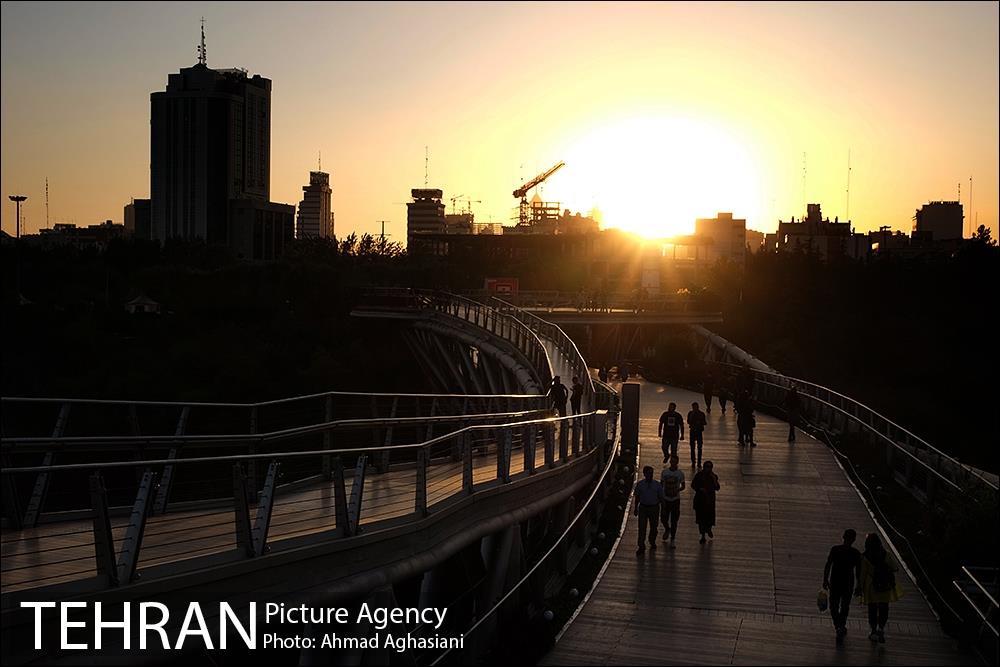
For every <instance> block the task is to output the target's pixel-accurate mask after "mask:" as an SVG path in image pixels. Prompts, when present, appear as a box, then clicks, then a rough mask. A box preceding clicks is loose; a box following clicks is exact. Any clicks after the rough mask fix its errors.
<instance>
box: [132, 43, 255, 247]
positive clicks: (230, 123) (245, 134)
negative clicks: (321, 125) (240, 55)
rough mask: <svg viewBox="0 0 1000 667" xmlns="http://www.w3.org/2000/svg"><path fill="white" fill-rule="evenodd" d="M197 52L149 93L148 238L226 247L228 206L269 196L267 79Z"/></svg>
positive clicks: (227, 238)
mask: <svg viewBox="0 0 1000 667" xmlns="http://www.w3.org/2000/svg"><path fill="white" fill-rule="evenodd" d="M200 53H201V56H200V57H199V63H198V64H197V65H194V66H193V67H187V68H182V69H181V70H180V71H179V72H178V73H176V74H171V75H170V76H169V77H168V80H167V89H166V90H165V91H160V92H154V93H152V94H151V95H150V107H151V117H150V199H151V204H150V209H151V211H150V221H151V227H152V236H153V238H155V239H159V240H161V241H162V240H166V239H168V238H175V237H180V238H185V239H204V240H205V241H207V242H208V243H211V244H227V243H229V241H230V239H231V238H232V234H231V230H230V229H229V223H230V219H229V214H230V210H231V208H232V207H231V206H230V200H245V199H254V200H258V201H260V202H264V203H267V202H268V201H269V198H270V182H271V152H270V151H271V81H270V79H265V78H263V77H261V76H260V75H254V76H253V77H249V76H248V75H247V72H246V71H245V70H242V69H221V70H214V69H210V68H209V67H208V66H207V65H206V64H205V57H204V39H203V41H202V49H201V50H200ZM254 254H257V253H254Z"/></svg>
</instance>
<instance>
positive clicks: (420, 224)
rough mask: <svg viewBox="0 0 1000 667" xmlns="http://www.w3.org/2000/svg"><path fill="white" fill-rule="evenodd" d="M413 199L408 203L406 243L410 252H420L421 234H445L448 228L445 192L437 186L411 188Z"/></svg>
mask: <svg viewBox="0 0 1000 667" xmlns="http://www.w3.org/2000/svg"><path fill="white" fill-rule="evenodd" d="M410 196H411V197H413V201H411V202H410V203H408V204H407V205H406V245H407V248H408V250H409V252H411V253H412V252H420V251H421V248H418V247H417V246H419V245H420V240H419V236H420V235H421V234H443V233H444V232H445V229H446V225H445V218H444V203H442V201H441V197H443V196H444V193H443V192H442V191H441V190H438V189H436V188H414V189H412V190H410Z"/></svg>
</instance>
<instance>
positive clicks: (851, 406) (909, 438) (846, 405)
mask: <svg viewBox="0 0 1000 667" xmlns="http://www.w3.org/2000/svg"><path fill="white" fill-rule="evenodd" d="M716 365H717V366H720V367H724V368H729V369H730V371H732V372H734V373H735V374H737V375H739V374H740V373H747V372H749V373H750V374H751V377H752V378H753V392H754V398H755V399H756V400H760V401H762V402H766V403H770V404H771V405H774V406H776V407H782V406H783V405H784V401H785V397H786V396H787V394H788V391H789V390H790V389H791V388H792V387H793V386H794V387H796V388H797V391H798V393H799V397H800V399H801V400H802V411H803V415H804V416H807V417H808V418H809V419H810V420H811V421H813V422H815V423H817V424H821V425H824V426H825V427H827V428H828V429H831V430H843V431H844V432H852V431H859V432H862V433H865V434H868V435H869V436H870V437H871V438H872V439H873V440H874V441H875V442H877V443H882V444H883V445H884V450H883V455H884V458H885V461H886V463H887V464H888V465H889V466H890V468H892V470H893V472H894V474H895V476H896V478H897V479H898V480H899V481H900V482H902V483H903V484H905V486H906V487H907V488H909V489H911V490H914V491H918V492H920V493H922V494H923V495H924V496H925V497H926V498H928V499H929V498H931V497H933V495H934V492H935V486H936V484H938V483H944V484H945V485H946V486H948V487H950V488H953V489H956V490H957V489H960V488H962V487H966V486H968V485H970V484H978V485H983V486H985V487H987V488H989V489H992V490H993V491H997V488H998V487H997V483H996V482H994V481H993V480H991V479H989V478H987V477H985V476H984V475H982V474H981V473H980V472H979V471H978V470H976V469H974V468H972V467H970V466H968V465H965V464H964V463H962V462H960V461H959V460H958V459H956V458H954V457H952V456H949V455H948V454H945V453H944V452H942V451H941V450H939V449H937V448H936V447H934V446H932V445H931V444H929V443H928V442H927V441H925V440H923V439H922V438H920V437H918V436H916V435H914V434H913V433H912V432H910V431H909V430H907V429H905V428H903V427H902V426H900V425H899V424H896V423H895V422H893V421H892V420H890V419H889V418H887V417H885V416H883V415H882V414H880V413H878V412H876V411H875V410H873V409H872V408H870V407H868V406H867V405H864V404H863V403H860V402H858V401H856V400H854V399H852V398H850V397H848V396H845V395H843V394H841V393H839V392H837V391H834V390H832V389H830V388H828V387H824V386H822V385H818V384H815V383H813V382H809V381H808V380H803V379H801V378H793V377H788V376H785V375H782V374H781V373H777V372H774V371H764V370H759V369H750V368H746V367H741V366H738V365H736V364H728V363H724V362H716ZM744 368H746V370H744ZM738 379H739V378H738Z"/></svg>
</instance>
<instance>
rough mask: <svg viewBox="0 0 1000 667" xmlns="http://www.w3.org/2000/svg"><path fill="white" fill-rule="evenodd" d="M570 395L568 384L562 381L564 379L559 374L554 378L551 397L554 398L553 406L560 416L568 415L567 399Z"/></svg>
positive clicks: (550, 389)
mask: <svg viewBox="0 0 1000 667" xmlns="http://www.w3.org/2000/svg"><path fill="white" fill-rule="evenodd" d="M568 397H569V392H568V391H567V390H566V385H564V384H563V383H562V380H561V379H560V377H559V376H558V375H557V376H555V377H554V378H552V386H551V387H549V398H551V399H552V407H554V408H555V409H556V411H557V412H558V413H559V416H560V417H565V416H566V399H567V398H568Z"/></svg>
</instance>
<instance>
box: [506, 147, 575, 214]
mask: <svg viewBox="0 0 1000 667" xmlns="http://www.w3.org/2000/svg"><path fill="white" fill-rule="evenodd" d="M565 166H566V163H565V162H560V163H559V164H557V165H556V166H554V167H552V168H551V169H549V170H548V171H546V172H544V173H542V174H539V175H538V176H535V177H534V178H533V179H531V180H530V181H528V182H527V183H525V184H524V185H522V186H521V187H519V188H518V189H517V190H514V197H516V198H519V199H520V200H521V204H520V214H519V216H518V224H521V225H526V224H528V210H529V206H528V190H530V189H531V188H533V187H535V186H536V185H538V184H540V183H542V182H543V181H544V180H545V179H547V178H548V177H549V176H551V175H552V174H554V173H556V172H557V171H559V170H560V169H562V168H563V167H565Z"/></svg>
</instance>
